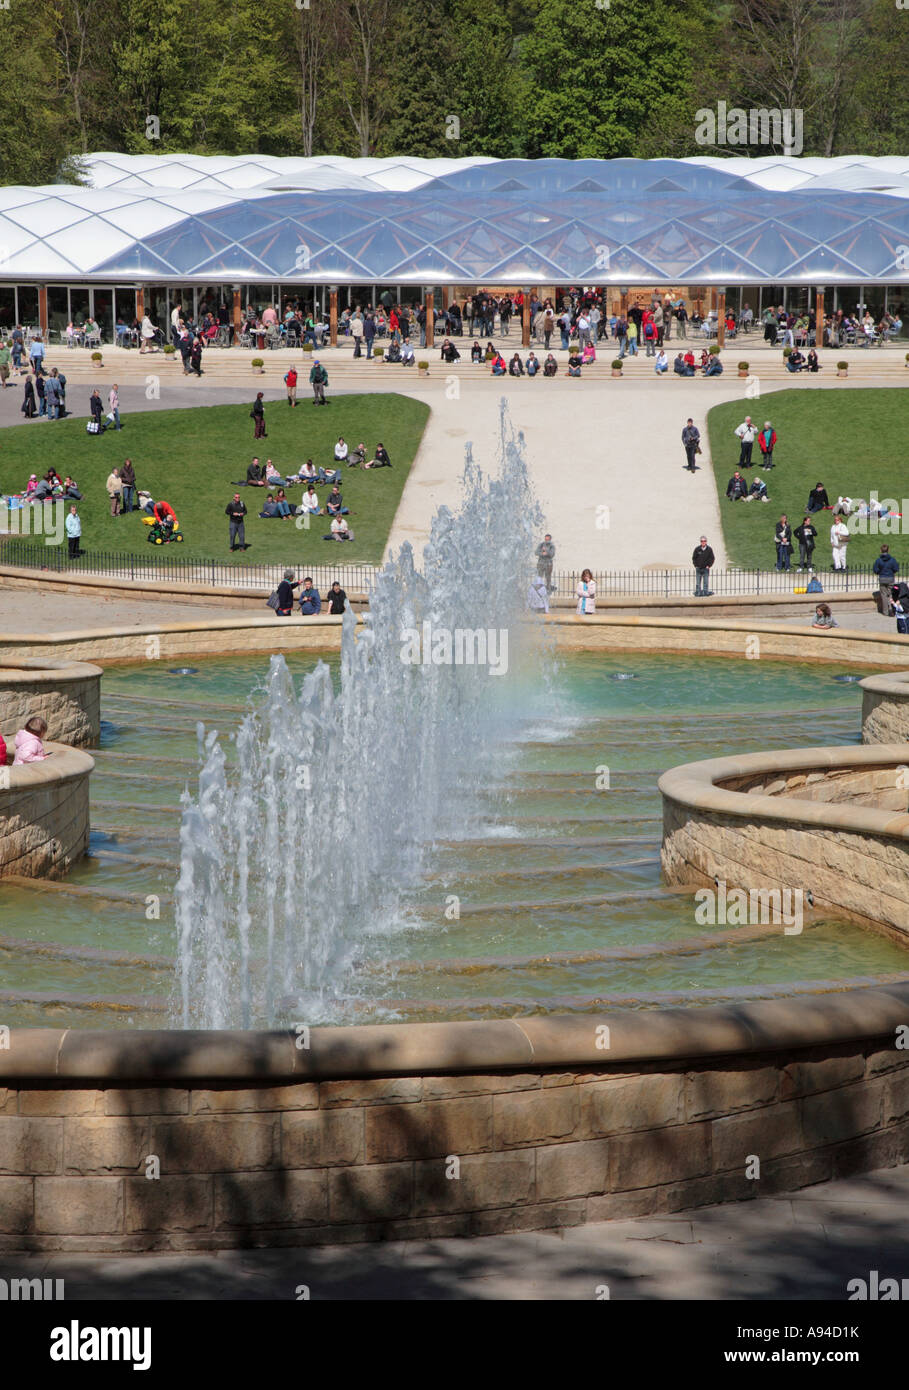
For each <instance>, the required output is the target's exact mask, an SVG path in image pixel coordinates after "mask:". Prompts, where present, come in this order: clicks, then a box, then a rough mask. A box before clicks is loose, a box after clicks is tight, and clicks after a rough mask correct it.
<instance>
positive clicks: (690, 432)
mask: <svg viewBox="0 0 909 1390" xmlns="http://www.w3.org/2000/svg"><path fill="white" fill-rule="evenodd" d="M682 443H683V445H684V446H685V458H686V459H687V460H688V462H687V463H686V464H685V467H686V468H687V469H688V471H689V472H690V473H693V472H694V471H695V469H696V468H697V464H696V463H695V461H694V460H695V455H696V454H699V453H700V452H701V431H700V430H699V429H698V427H697V425H696V424H695V423H694V421H693V420H692V418H691V416H690V415H689V416H688V422H687V424H686V425H685V428H684V429H683V430H682Z"/></svg>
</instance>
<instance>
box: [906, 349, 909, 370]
mask: <svg viewBox="0 0 909 1390" xmlns="http://www.w3.org/2000/svg"><path fill="white" fill-rule="evenodd" d="M906 366H907V367H909V352H907V353H906Z"/></svg>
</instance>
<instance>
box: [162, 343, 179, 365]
mask: <svg viewBox="0 0 909 1390" xmlns="http://www.w3.org/2000/svg"><path fill="white" fill-rule="evenodd" d="M176 352H177V349H176V348H175V347H174V345H173V343H165V344H164V356H165V357H166V358H167V360H168V362H173V361H174V360H175V357H176Z"/></svg>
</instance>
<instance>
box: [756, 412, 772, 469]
mask: <svg viewBox="0 0 909 1390" xmlns="http://www.w3.org/2000/svg"><path fill="white" fill-rule="evenodd" d="M758 443H759V444H760V446H761V455H762V457H761V467H762V468H772V467H773V466H774V465H773V446H774V445H775V444H776V430H775V429H774V428H773V426H772V425H771V423H770V421H769V420H766V421H765V422H764V428H763V429H762V430H761V432H760V434H759V435H758Z"/></svg>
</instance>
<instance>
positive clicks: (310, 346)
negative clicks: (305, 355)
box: [303, 339, 313, 352]
mask: <svg viewBox="0 0 909 1390" xmlns="http://www.w3.org/2000/svg"><path fill="white" fill-rule="evenodd" d="M312 350H313V344H312V343H311V342H310V341H309V339H307V340H306V342H305V343H304V344H303V351H304V352H312Z"/></svg>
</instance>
